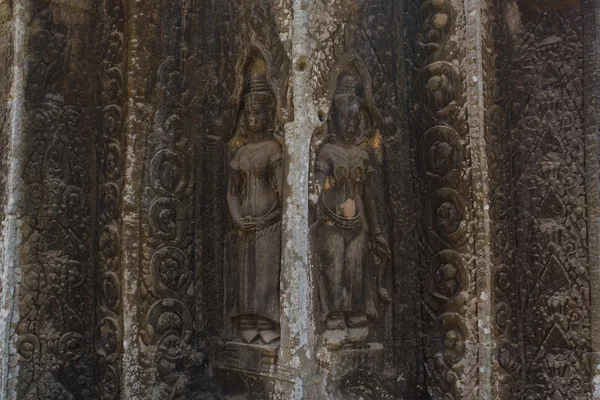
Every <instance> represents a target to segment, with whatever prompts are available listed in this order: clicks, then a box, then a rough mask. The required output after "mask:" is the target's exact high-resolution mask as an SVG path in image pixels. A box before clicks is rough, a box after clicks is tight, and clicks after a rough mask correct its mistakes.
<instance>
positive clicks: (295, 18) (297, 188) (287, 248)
mask: <svg viewBox="0 0 600 400" xmlns="http://www.w3.org/2000/svg"><path fill="white" fill-rule="evenodd" d="M291 6H292V10H293V14H292V15H291V18H292V31H291V32H292V40H291V44H292V52H291V61H292V72H291V82H290V84H291V88H292V92H293V105H294V116H293V122H290V123H288V124H287V125H286V127H285V142H284V143H285V145H284V146H285V147H284V151H285V170H284V177H285V188H286V189H285V192H284V199H285V204H284V218H283V221H284V226H283V238H284V240H283V249H282V250H283V254H282V280H281V290H282V295H281V299H282V308H281V309H282V341H281V348H282V356H283V362H284V363H285V364H288V365H289V367H290V368H291V371H293V373H294V374H295V375H296V377H295V379H294V380H295V383H294V387H293V388H292V390H291V391H289V389H288V392H287V393H286V392H285V391H284V392H282V394H281V395H277V396H276V397H274V398H290V399H303V398H307V397H309V396H315V395H316V393H315V392H314V383H313V382H312V378H311V377H312V375H313V374H314V373H315V359H314V357H315V355H314V348H313V346H314V321H313V314H312V309H313V304H312V299H313V289H314V286H313V285H312V283H311V279H310V264H309V258H308V255H309V241H308V188H309V176H308V172H309V169H308V168H307V166H308V163H309V159H310V139H311V137H312V134H313V130H314V126H315V123H316V119H317V112H316V108H315V106H314V103H313V102H312V101H311V100H310V99H312V88H311V84H310V73H309V71H310V65H309V63H310V60H311V59H312V57H313V55H314V45H315V43H314V41H313V40H312V39H311V38H310V36H309V27H310V26H311V21H310V10H311V8H312V7H311V6H310V5H309V4H308V3H307V2H305V1H302V0H294V1H293V2H292V4H291ZM311 386H312V388H311ZM286 396H289V397H286Z"/></svg>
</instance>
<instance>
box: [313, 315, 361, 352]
mask: <svg viewBox="0 0 600 400" xmlns="http://www.w3.org/2000/svg"><path fill="white" fill-rule="evenodd" d="M367 324H368V320H367V316H366V315H364V314H358V313H342V312H334V313H331V314H329V315H328V316H327V321H326V330H325V332H323V334H322V336H321V340H322V344H323V346H324V347H326V348H327V349H329V350H342V349H360V348H363V347H365V343H366V340H367V336H369V327H368V325H367Z"/></svg>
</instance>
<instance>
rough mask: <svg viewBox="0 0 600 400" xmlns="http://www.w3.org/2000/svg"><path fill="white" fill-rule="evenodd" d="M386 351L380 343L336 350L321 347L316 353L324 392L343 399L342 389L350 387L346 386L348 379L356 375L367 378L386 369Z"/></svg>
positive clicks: (331, 396) (334, 397) (332, 397)
mask: <svg viewBox="0 0 600 400" xmlns="http://www.w3.org/2000/svg"><path fill="white" fill-rule="evenodd" d="M384 351H385V350H384V347H383V345H382V344H380V343H367V344H366V345H365V348H362V349H342V350H334V351H332V350H328V349H326V348H321V349H319V350H318V351H317V353H316V355H317V363H318V374H319V377H320V381H321V388H322V390H323V392H324V393H326V394H327V396H329V397H328V398H330V399H342V398H344V397H343V396H344V394H343V393H342V390H344V389H346V390H348V388H344V386H345V384H347V382H346V380H348V379H352V378H355V377H356V376H363V377H365V378H367V377H368V376H372V375H377V374H380V373H381V372H382V371H383V370H384V369H385V359H384V354H383V353H384ZM367 380H368V378H367ZM371 384H376V382H371ZM359 385H360V384H359ZM367 390H370V389H367ZM379 390H380V391H382V392H385V390H384V389H383V388H379ZM378 398H380V397H378Z"/></svg>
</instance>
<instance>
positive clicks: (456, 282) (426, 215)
mask: <svg viewBox="0 0 600 400" xmlns="http://www.w3.org/2000/svg"><path fill="white" fill-rule="evenodd" d="M413 6H414V8H412V9H410V11H409V12H410V13H414V15H420V19H419V20H418V21H417V22H416V24H419V25H418V26H415V28H416V29H417V35H416V43H415V47H414V49H413V51H414V54H413V57H414V58H413V59H414V67H415V68H416V71H415V83H414V86H413V90H414V101H415V105H414V114H413V118H412V124H413V129H414V134H415V138H414V141H413V146H414V148H415V149H414V152H415V162H416V170H417V174H416V176H415V182H416V197H417V198H418V199H419V203H418V207H419V212H418V213H417V217H418V222H419V224H420V226H419V229H420V230H421V235H422V236H421V249H420V250H421V254H420V257H421V265H422V270H421V273H422V275H421V276H422V278H421V279H422V284H421V288H422V291H423V292H422V299H423V316H424V320H423V333H424V341H423V349H424V353H425V365H426V372H427V378H428V384H427V385H428V389H429V393H430V394H431V396H432V397H433V398H436V399H442V398H443V399H444V400H451V399H461V398H469V396H470V395H474V393H475V392H476V390H477V386H476V382H477V374H478V370H477V365H478V364H477V358H476V352H474V351H472V350H471V349H470V348H469V347H468V345H467V343H468V342H469V341H470V340H472V335H473V332H472V331H471V326H470V325H468V324H467V322H466V321H473V320H475V319H476V318H477V314H476V310H475V309H474V308H472V306H471V305H472V304H474V302H473V298H474V296H473V294H472V291H473V286H472V283H473V274H474V272H473V271H472V270H471V268H472V266H471V265H470V261H469V258H470V257H471V253H472V251H473V248H474V247H473V239H474V237H473V235H474V233H473V232H472V228H473V225H472V220H471V219H472V214H471V213H472V210H471V208H472V207H471V202H470V201H471V189H470V187H471V179H470V177H469V176H468V174H467V173H466V171H467V170H468V168H470V167H471V159H470V153H469V151H468V143H469V137H468V135H466V133H467V132H468V130H467V127H466V125H465V124H466V114H465V105H466V102H465V86H464V83H463V82H464V77H463V76H462V74H461V72H460V68H459V63H457V62H456V61H457V60H458V61H461V60H462V58H463V57H464V51H463V50H462V49H461V48H460V46H459V42H458V40H459V39H457V38H458V37H461V36H464V34H465V33H464V24H465V19H464V15H463V11H462V10H456V9H454V7H453V4H452V3H451V2H450V1H446V0H432V1H424V2H415V3H414V5H413ZM470 323H471V322H469V324H470ZM474 325H476V324H474ZM473 327H474V326H473ZM459 382H460V383H459Z"/></svg>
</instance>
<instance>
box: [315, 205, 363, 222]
mask: <svg viewBox="0 0 600 400" xmlns="http://www.w3.org/2000/svg"><path fill="white" fill-rule="evenodd" d="M318 204H319V207H318V208H319V211H320V212H321V213H322V214H323V215H325V216H326V217H327V219H329V220H330V221H331V222H333V223H334V224H335V225H337V226H339V227H340V228H344V229H354V228H357V227H359V226H361V225H362V223H363V218H362V213H360V214H358V215H357V216H355V217H352V218H344V217H342V216H340V215H338V214H336V213H334V212H333V211H332V210H331V209H330V208H329V207H328V206H327V204H325V201H324V200H323V197H321V199H320V201H319V203H318Z"/></svg>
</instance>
